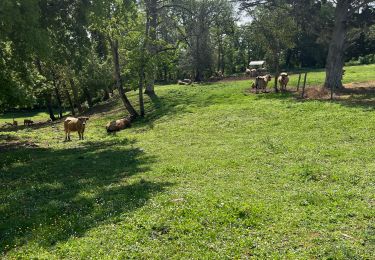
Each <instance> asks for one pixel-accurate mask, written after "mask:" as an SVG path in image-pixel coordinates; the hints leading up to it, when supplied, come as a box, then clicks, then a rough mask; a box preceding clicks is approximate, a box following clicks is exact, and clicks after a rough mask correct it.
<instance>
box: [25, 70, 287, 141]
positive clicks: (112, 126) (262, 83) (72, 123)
mask: <svg viewBox="0 0 375 260" xmlns="http://www.w3.org/2000/svg"><path fill="white" fill-rule="evenodd" d="M246 73H247V74H250V75H251V74H252V73H255V72H254V71H251V70H246ZM271 80H272V77H271V75H269V74H267V75H264V76H256V77H255V80H254V82H253V83H252V88H253V89H255V90H256V92H257V93H258V90H262V91H265V90H266V88H267V84H268V82H270V81H271ZM277 81H278V83H279V85H280V89H281V91H285V90H286V86H287V85H288V82H289V76H288V74H287V73H285V72H283V73H280V76H279V77H278V78H277ZM87 120H89V118H88V117H78V118H75V117H67V118H66V119H65V121H64V130H65V141H70V133H71V132H78V136H79V140H83V139H84V137H83V134H84V132H85V127H86V122H87ZM25 123H32V122H26V120H25ZM130 126H131V118H130V117H127V118H123V119H118V120H115V121H111V122H109V123H108V124H107V125H106V130H107V133H114V132H117V131H121V130H123V129H125V128H129V127H130Z"/></svg>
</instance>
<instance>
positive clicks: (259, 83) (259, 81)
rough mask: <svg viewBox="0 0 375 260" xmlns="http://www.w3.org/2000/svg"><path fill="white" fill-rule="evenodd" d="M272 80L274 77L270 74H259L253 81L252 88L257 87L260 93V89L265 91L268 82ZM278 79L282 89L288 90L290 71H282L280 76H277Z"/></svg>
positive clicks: (256, 89)
mask: <svg viewBox="0 0 375 260" xmlns="http://www.w3.org/2000/svg"><path fill="white" fill-rule="evenodd" d="M271 80H272V77H271V75H270V74H267V75H264V76H257V77H255V80H254V82H253V83H252V85H251V88H252V89H255V91H256V93H258V91H259V90H262V91H265V90H266V88H267V85H268V82H269V81H271ZM277 81H278V83H279V85H280V89H281V91H286V86H287V85H288V82H289V76H288V73H286V72H283V73H280V76H279V77H278V78H277ZM276 90H277V88H276Z"/></svg>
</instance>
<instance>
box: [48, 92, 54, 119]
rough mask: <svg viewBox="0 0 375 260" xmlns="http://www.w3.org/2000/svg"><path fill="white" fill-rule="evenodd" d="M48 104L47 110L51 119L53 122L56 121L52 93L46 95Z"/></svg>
mask: <svg viewBox="0 0 375 260" xmlns="http://www.w3.org/2000/svg"><path fill="white" fill-rule="evenodd" d="M46 103H47V109H48V113H49V117H50V118H51V120H52V121H56V117H55V114H54V113H53V108H52V97H51V94H50V93H48V94H46Z"/></svg>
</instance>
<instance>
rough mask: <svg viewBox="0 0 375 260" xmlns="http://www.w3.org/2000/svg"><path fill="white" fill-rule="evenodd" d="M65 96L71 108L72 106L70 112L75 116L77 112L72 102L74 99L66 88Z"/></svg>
mask: <svg viewBox="0 0 375 260" xmlns="http://www.w3.org/2000/svg"><path fill="white" fill-rule="evenodd" d="M65 96H66V98H67V99H68V102H69V106H70V111H71V112H72V115H73V116H75V115H76V112H75V110H74V105H73V101H72V98H71V97H70V94H69V91H68V90H67V89H66V88H65Z"/></svg>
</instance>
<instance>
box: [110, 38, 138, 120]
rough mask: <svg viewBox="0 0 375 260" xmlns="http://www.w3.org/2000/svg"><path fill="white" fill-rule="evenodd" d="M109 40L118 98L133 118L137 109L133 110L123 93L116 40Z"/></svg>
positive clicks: (136, 114)
mask: <svg viewBox="0 0 375 260" xmlns="http://www.w3.org/2000/svg"><path fill="white" fill-rule="evenodd" d="M109 42H110V45H111V50H112V56H113V67H114V74H115V79H116V87H117V89H118V92H119V95H120V98H121V100H122V102H123V103H124V106H125V108H126V110H127V111H128V112H129V114H130V115H131V117H132V118H133V119H134V118H136V117H138V113H137V111H135V109H134V107H133V106H132V104H131V103H130V101H129V99H128V97H127V96H126V94H125V90H124V88H123V86H122V80H121V74H120V61H119V55H118V40H112V39H109Z"/></svg>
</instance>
